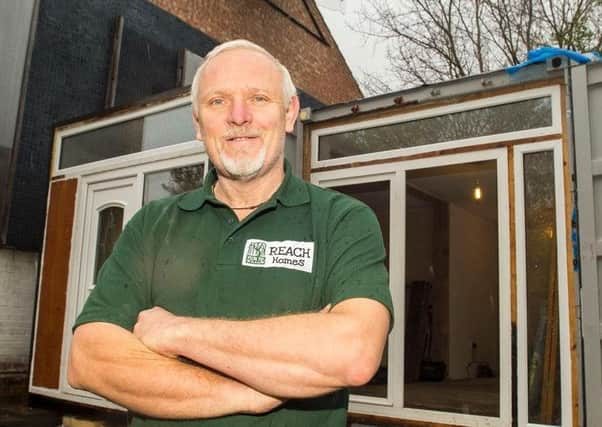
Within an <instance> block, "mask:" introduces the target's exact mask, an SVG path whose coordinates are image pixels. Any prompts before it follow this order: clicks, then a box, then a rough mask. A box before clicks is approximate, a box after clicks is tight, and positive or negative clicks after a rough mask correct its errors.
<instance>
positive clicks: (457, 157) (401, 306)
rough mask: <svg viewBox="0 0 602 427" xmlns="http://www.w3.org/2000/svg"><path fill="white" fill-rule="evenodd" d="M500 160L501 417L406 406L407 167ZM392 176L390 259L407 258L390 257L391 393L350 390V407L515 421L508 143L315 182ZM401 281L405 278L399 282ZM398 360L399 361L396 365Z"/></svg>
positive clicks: (411, 416) (456, 421) (436, 418)
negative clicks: (377, 395) (393, 315)
mask: <svg viewBox="0 0 602 427" xmlns="http://www.w3.org/2000/svg"><path fill="white" fill-rule="evenodd" d="M486 160H495V161H496V167H497V181H498V182H497V204H498V207H497V209H498V265H499V270H498V280H499V282H498V295H499V307H498V310H499V364H500V372H499V375H498V376H499V379H500V389H499V399H500V400H499V408H500V412H499V414H500V415H499V417H490V416H480V415H466V414H461V413H456V412H443V411H433V410H424V409H415V408H408V407H405V406H404V401H403V394H404V376H403V363H393V361H403V360H404V334H405V319H404V315H403V314H404V311H405V292H404V290H402V289H400V288H401V287H399V286H397V287H395V286H391V285H392V284H393V283H403V282H404V279H403V278H404V277H405V259H406V258H405V252H406V248H405V239H399V238H396V239H395V238H394V236H393V233H394V230H397V231H398V230H405V226H406V224H405V223H406V218H405V200H406V197H405V193H406V190H405V188H406V172H407V171H409V170H415V169H423V168H431V167H438V166H446V165H453V164H462V163H471V162H478V161H486ZM383 177H391V178H389V179H390V221H391V223H390V226H389V230H390V235H389V248H390V254H389V256H390V259H401V260H403V262H399V263H395V262H391V263H390V269H389V281H390V282H389V283H390V289H391V294H392V297H393V306H394V309H395V313H396V320H395V325H394V327H393V330H392V331H391V334H390V337H389V355H388V356H389V366H391V367H392V368H393V369H390V370H389V372H388V378H387V380H388V381H387V399H383V398H374V397H369V396H358V395H353V394H352V395H351V397H350V405H349V409H350V411H351V412H354V413H360V414H367V415H377V416H386V417H392V418H396V419H407V420H413V421H423V422H433V423H444V424H452V425H465V426H474V427H477V426H483V425H488V426H510V425H511V423H512V328H511V295H510V292H511V275H510V211H509V198H510V194H509V184H508V151H507V149H506V148H497V149H489V150H479V151H473V152H469V153H462V154H449V155H444V156H437V157H428V158H422V159H416V160H407V161H398V162H391V163H385V164H378V165H367V166H358V167H353V168H344V169H335V170H329V171H321V172H314V173H312V174H311V182H312V183H314V184H317V185H320V186H324V187H332V186H339V185H348V184H358V183H361V182H371V181H380V180H383V179H382V178H383ZM400 281H401V282H400ZM397 365H399V366H397Z"/></svg>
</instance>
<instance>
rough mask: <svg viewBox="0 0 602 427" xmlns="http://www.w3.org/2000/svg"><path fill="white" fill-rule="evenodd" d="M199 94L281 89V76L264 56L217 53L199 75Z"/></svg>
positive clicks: (243, 51)
mask: <svg viewBox="0 0 602 427" xmlns="http://www.w3.org/2000/svg"><path fill="white" fill-rule="evenodd" d="M199 83H200V85H199V92H200V94H203V93H204V92H207V91H211V90H224V89H225V88H232V89H234V88H240V87H249V88H258V87H262V86H265V85H268V86H275V87H277V88H278V89H279V90H280V88H281V87H282V73H281V72H280V68H279V67H278V66H277V65H276V63H275V62H274V61H273V59H272V58H270V57H269V56H268V55H266V54H264V53H262V52H259V51H255V50H251V49H244V48H235V49H229V50H226V51H223V52H220V53H219V54H218V55H216V56H215V57H213V58H211V60H210V61H209V62H208V63H207V65H206V66H205V68H204V69H203V71H202V75H201V79H200V82H199Z"/></svg>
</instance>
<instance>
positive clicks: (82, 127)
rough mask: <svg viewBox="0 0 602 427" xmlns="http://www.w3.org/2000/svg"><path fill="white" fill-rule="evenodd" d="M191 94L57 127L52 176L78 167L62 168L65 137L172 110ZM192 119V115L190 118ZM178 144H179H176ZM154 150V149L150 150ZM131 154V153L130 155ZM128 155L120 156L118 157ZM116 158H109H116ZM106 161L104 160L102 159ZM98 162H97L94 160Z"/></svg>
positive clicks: (184, 103) (53, 146)
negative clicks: (101, 117)
mask: <svg viewBox="0 0 602 427" xmlns="http://www.w3.org/2000/svg"><path fill="white" fill-rule="evenodd" d="M190 103H191V101H190V97H189V96H182V97H179V98H176V99H172V100H170V101H166V102H163V103H160V104H155V105H152V106H150V107H144V108H140V109H138V110H135V111H131V112H127V113H123V114H118V115H115V116H111V117H107V118H104V119H99V120H95V121H83V122H82V123H81V124H70V125H67V126H65V127H60V128H58V129H56V131H55V133H54V141H53V144H52V165H51V176H55V175H61V174H65V175H66V174H75V173H76V172H73V171H72V169H74V168H78V167H79V166H74V167H72V168H64V169H61V168H60V158H61V148H62V141H63V138H65V137H68V136H72V135H76V134H78V133H84V132H89V131H92V130H94V129H98V128H102V127H105V126H110V125H114V124H118V123H123V122H126V121H128V120H132V119H137V118H140V117H144V116H148V115H151V114H155V113H160V112H162V111H167V110H171V109H174V108H178V107H182V106H185V105H187V104H190ZM190 120H192V117H191V118H190ZM176 145H177V144H176ZM149 151H153V150H149ZM134 154H139V153H134ZM128 156H130V155H128ZM121 157H126V156H119V157H118V158H121ZM115 159H116V158H112V159H107V160H115ZM102 161H103V162H104V160H102ZM94 163H96V162H94Z"/></svg>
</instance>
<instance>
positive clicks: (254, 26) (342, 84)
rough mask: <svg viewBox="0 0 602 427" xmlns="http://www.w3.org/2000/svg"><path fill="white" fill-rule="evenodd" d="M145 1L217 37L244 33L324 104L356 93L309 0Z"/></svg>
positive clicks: (354, 85)
mask: <svg viewBox="0 0 602 427" xmlns="http://www.w3.org/2000/svg"><path fill="white" fill-rule="evenodd" d="M150 1H152V2H153V3H155V4H156V5H158V6H160V7H161V8H163V9H165V10H167V11H169V12H171V13H173V14H174V15H176V16H178V17H179V18H180V19H182V20H184V21H185V22H188V23H189V24H190V25H192V26H194V27H196V28H199V29H200V30H201V31H203V32H204V33H206V34H208V35H209V36H211V37H213V38H214V39H216V40H218V41H220V42H223V41H228V40H233V39H237V38H245V39H248V40H251V41H253V42H255V43H257V44H259V45H261V46H263V47H265V48H266V49H267V50H269V51H270V52H271V53H272V54H273V55H274V56H276V57H277V58H278V59H279V60H280V61H281V62H282V63H283V64H284V65H285V66H286V67H287V68H288V69H289V71H290V72H291V75H292V77H293V81H294V82H295V84H296V85H297V87H298V88H300V89H302V90H303V91H305V92H307V93H309V94H310V95H312V96H313V97H314V98H317V99H319V100H320V101H322V102H324V103H326V104H335V103H339V102H346V101H351V100H353V99H358V98H361V97H362V95H361V92H360V90H359V88H358V85H357V83H356V82H355V80H354V79H353V77H352V75H351V71H350V70H349V68H348V67H347V64H346V62H345V60H344V58H343V56H342V55H341V53H340V52H339V50H338V48H337V46H336V43H335V42H334V39H333V38H332V36H331V34H330V33H329V31H328V28H327V27H326V25H325V23H324V22H323V20H322V18H321V15H320V13H319V11H318V9H317V7H316V5H315V2H314V1H313V0H295V1H290V0H271V1H267V0H246V1H215V0H150ZM278 9H281V10H282V11H283V12H284V13H282V12H281V11H279V10H278ZM310 12H311V14H312V15H313V17H314V20H312V19H311V16H312V15H310ZM286 14H288V15H289V16H291V17H293V18H294V19H295V20H296V21H298V23H299V24H297V23H295V22H294V20H293V19H291V18H290V17H288V16H286ZM314 21H315V22H314ZM320 33H321V34H322V35H323V37H324V41H321V40H319V35H320ZM316 35H318V36H316Z"/></svg>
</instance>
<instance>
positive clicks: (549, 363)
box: [523, 151, 561, 425]
mask: <svg viewBox="0 0 602 427" xmlns="http://www.w3.org/2000/svg"><path fill="white" fill-rule="evenodd" d="M523 161H524V163H523V164H524V174H525V227H526V230H525V231H526V236H525V237H526V252H527V253H526V256H527V260H526V261H527V342H528V344H527V347H528V354H529V360H528V362H527V363H528V367H529V378H528V387H529V422H530V423H539V424H548V425H552V424H554V425H560V417H561V410H560V346H559V336H558V325H559V321H558V272H557V270H556V238H555V230H556V209H555V203H556V200H555V195H554V154H553V152H552V151H545V152H539V153H530V154H525V155H524V157H523Z"/></svg>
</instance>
